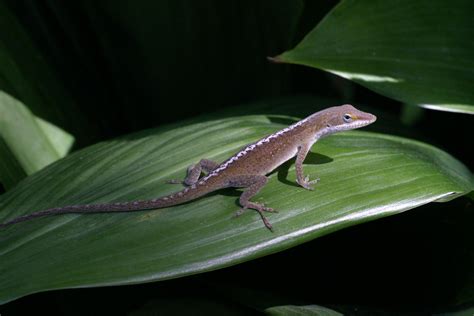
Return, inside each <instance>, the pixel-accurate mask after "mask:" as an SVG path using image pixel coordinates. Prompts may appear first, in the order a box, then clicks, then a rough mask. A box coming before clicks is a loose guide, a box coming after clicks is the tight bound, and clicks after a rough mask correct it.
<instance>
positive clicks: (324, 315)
mask: <svg viewBox="0 0 474 316" xmlns="http://www.w3.org/2000/svg"><path fill="white" fill-rule="evenodd" d="M265 313H266V314H267V315H272V316H280V315H314V316H342V314H341V313H338V312H336V311H334V310H332V309H329V308H326V307H322V306H318V305H303V306H296V305H283V306H274V307H270V308H267V309H266V310H265Z"/></svg>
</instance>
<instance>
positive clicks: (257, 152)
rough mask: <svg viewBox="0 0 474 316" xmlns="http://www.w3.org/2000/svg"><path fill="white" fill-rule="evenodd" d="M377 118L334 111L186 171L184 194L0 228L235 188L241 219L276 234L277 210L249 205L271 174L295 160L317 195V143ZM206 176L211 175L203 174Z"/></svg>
mask: <svg viewBox="0 0 474 316" xmlns="http://www.w3.org/2000/svg"><path fill="white" fill-rule="evenodd" d="M376 119H377V117H376V116H375V115H373V114H370V113H366V112H362V111H360V110H357V109H356V108H355V107H353V106H352V105H350V104H344V105H340V106H334V107H330V108H327V109H324V110H321V111H319V112H316V113H314V114H312V115H310V116H308V117H306V118H304V119H302V120H300V121H298V122H296V123H294V124H292V125H290V126H288V127H286V128H284V129H282V130H280V131H277V132H275V133H273V134H270V135H268V136H266V137H264V138H262V139H260V140H258V141H256V142H254V143H251V144H249V145H247V146H245V147H244V148H243V149H242V150H240V151H239V152H237V153H236V154H235V155H233V156H231V157H230V158H228V159H227V160H225V161H224V162H222V163H220V164H219V163H217V162H214V161H212V160H209V159H201V160H200V161H199V162H198V163H196V164H193V165H191V166H189V167H188V168H187V175H186V177H185V179H184V180H183V181H181V180H169V181H168V183H182V184H183V185H184V186H185V188H184V189H183V190H181V191H179V192H176V193H173V194H170V195H167V196H163V197H159V198H155V199H151V200H136V201H128V202H117V203H102V204H84V205H69V206H62V207H55V208H50V209H46V210H42V211H37V212H34V213H31V214H27V215H23V216H19V217H17V218H14V219H12V220H10V221H7V222H4V223H1V224H0V228H3V227H6V226H10V225H12V224H16V223H20V222H24V221H29V220H31V219H34V218H38V217H44V216H50V215H59V214H68V213H103V212H131V211H139V210H149V209H158V208H164V207H169V206H174V205H178V204H182V203H185V202H188V201H191V200H195V199H197V198H199V197H201V196H203V195H206V194H208V193H210V192H213V191H216V190H219V189H223V188H228V187H234V188H245V190H244V191H243V192H242V194H241V195H240V198H239V203H240V205H241V207H242V208H241V209H240V210H238V211H237V213H236V216H240V215H241V214H242V213H243V212H244V211H245V210H247V209H253V210H255V211H257V212H258V213H259V214H260V217H261V219H262V221H263V223H264V225H265V226H266V227H267V228H268V229H269V230H270V231H272V225H271V223H270V222H269V221H268V219H267V218H266V216H265V215H264V212H276V211H275V210H273V209H272V208H270V207H267V206H265V205H264V204H263V203H257V202H252V201H250V199H251V198H252V197H253V196H255V195H256V194H257V193H258V192H259V191H260V190H261V189H262V188H263V187H264V186H265V184H266V183H267V182H268V178H267V176H266V175H267V174H269V173H271V172H272V171H273V170H274V169H276V168H277V167H278V166H280V165H282V164H283V163H284V162H286V161H288V160H290V159H292V158H293V157H295V156H296V163H295V169H296V182H297V183H298V184H299V185H300V186H301V187H303V188H305V189H307V190H313V189H314V187H313V185H314V184H316V183H317V182H318V181H319V178H316V179H314V180H310V179H309V177H308V176H305V175H304V173H303V162H304V160H305V158H306V155H307V154H308V152H309V151H310V149H311V147H312V146H313V145H314V143H316V141H318V140H319V139H321V138H322V137H325V136H328V135H330V134H334V133H336V132H340V131H346V130H352V129H356V128H360V127H363V126H366V125H369V124H371V123H373V122H375V120H376ZM203 171H204V172H206V173H207V174H205V175H202V174H203ZM201 175H202V176H201Z"/></svg>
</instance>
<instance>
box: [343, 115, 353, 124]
mask: <svg viewBox="0 0 474 316" xmlns="http://www.w3.org/2000/svg"><path fill="white" fill-rule="evenodd" d="M342 119H343V120H344V122H346V123H350V122H352V116H351V115H350V114H344V116H343V117H342Z"/></svg>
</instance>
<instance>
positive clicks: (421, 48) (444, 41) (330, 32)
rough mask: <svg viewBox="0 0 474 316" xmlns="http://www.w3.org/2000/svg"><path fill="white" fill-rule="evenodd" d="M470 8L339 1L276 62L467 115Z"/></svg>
mask: <svg viewBox="0 0 474 316" xmlns="http://www.w3.org/2000/svg"><path fill="white" fill-rule="evenodd" d="M473 10H474V3H473V2H472V1H469V0H454V1H443V0H435V1H433V0H423V1H409V0H402V1H383V0H376V1H357V0H344V1H342V2H341V3H340V4H339V5H338V6H336V7H335V8H334V9H333V10H332V11H331V12H330V13H329V14H328V15H327V16H326V17H325V19H324V20H323V21H322V22H321V23H320V24H319V25H318V26H317V27H316V28H315V29H313V31H311V32H310V33H309V34H308V35H307V36H306V37H305V38H304V39H303V41H302V42H301V43H299V44H298V45H297V46H296V47H295V48H294V49H293V50H290V51H287V52H285V53H283V54H282V55H280V56H278V57H276V60H278V61H280V62H287V63H294V64H301V65H307V66H312V67H316V68H320V69H323V70H326V71H329V72H332V73H334V74H337V75H340V76H342V77H345V78H348V79H350V80H353V81H355V82H358V83H360V84H361V85H364V86H366V87H368V88H369V89H372V90H374V91H377V92H379V93H381V94H383V95H385V96H388V97H391V98H394V99H397V100H400V101H403V102H406V103H411V104H418V105H420V106H423V107H427V108H432V109H438V110H444V111H452V112H463V113H470V114H474V89H473V88H472V87H473V82H474V54H473V53H472V52H473V51H474V41H472V40H470V39H471V38H474V19H473V18H472V12H473Z"/></svg>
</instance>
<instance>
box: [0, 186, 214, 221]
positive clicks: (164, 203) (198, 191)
mask: <svg viewBox="0 0 474 316" xmlns="http://www.w3.org/2000/svg"><path fill="white" fill-rule="evenodd" d="M211 191H213V190H212V189H209V187H205V186H203V185H193V186H190V187H186V188H184V189H183V190H181V191H179V192H176V193H173V194H170V195H166V196H163V197H160V198H156V199H152V200H137V201H130V202H118V203H102V204H82V205H67V206H62V207H55V208H50V209H46V210H42V211H38V212H34V213H31V214H26V215H23V216H19V217H16V218H14V219H12V220H10V221H7V222H4V223H0V229H1V228H4V227H7V226H10V225H13V224H17V223H21V222H26V221H29V220H32V219H35V218H39V217H45V216H54V215H61V214H71V213H79V214H82V213H112V212H133V211H142V210H150V209H158V208H163V207H168V206H173V205H178V204H182V203H185V202H187V201H190V200H193V199H196V198H198V197H201V196H203V195H205V194H207V193H209V192H211Z"/></svg>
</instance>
